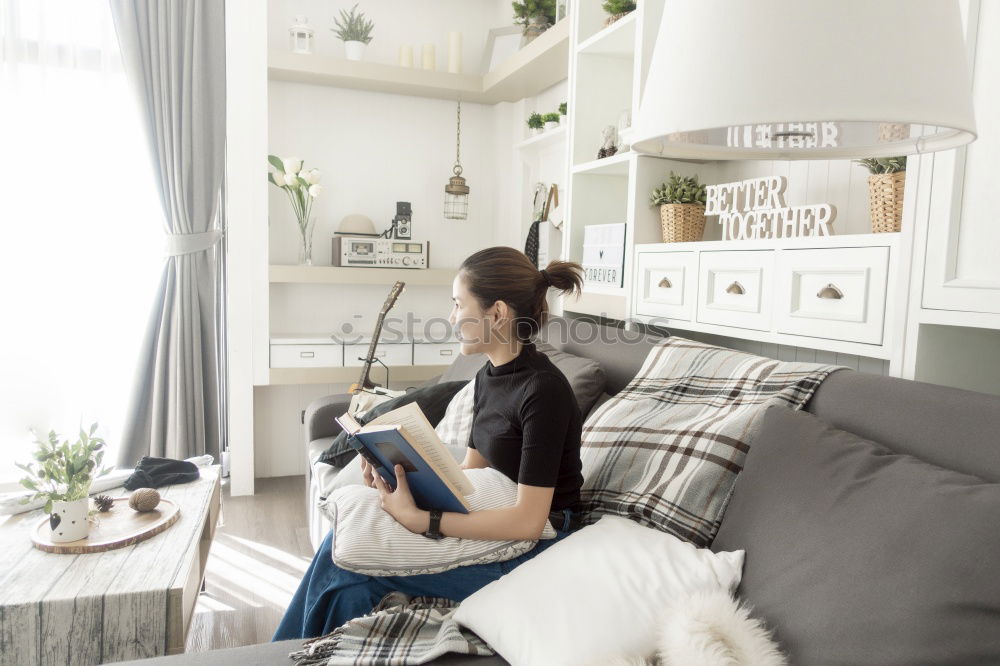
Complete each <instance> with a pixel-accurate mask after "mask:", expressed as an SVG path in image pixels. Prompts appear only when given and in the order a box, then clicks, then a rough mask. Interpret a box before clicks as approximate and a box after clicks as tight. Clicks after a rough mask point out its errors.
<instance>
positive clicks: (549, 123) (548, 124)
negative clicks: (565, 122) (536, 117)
mask: <svg viewBox="0 0 1000 666" xmlns="http://www.w3.org/2000/svg"><path fill="white" fill-rule="evenodd" d="M542 120H543V121H545V129H546V130H552V129H556V128H557V127H559V114H558V113H546V114H545V115H544V116H542Z"/></svg>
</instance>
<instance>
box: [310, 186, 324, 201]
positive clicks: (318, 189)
mask: <svg viewBox="0 0 1000 666" xmlns="http://www.w3.org/2000/svg"><path fill="white" fill-rule="evenodd" d="M322 192H323V186H322V185H310V186H309V196H311V197H312V198H313V199H315V198H316V197H318V196H319V195H320V194H321V193H322Z"/></svg>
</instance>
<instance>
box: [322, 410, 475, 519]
mask: <svg viewBox="0 0 1000 666" xmlns="http://www.w3.org/2000/svg"><path fill="white" fill-rule="evenodd" d="M336 421H337V423H338V424H339V425H340V427H341V428H343V429H344V430H345V431H346V432H347V434H348V438H347V441H348V443H349V444H350V445H351V446H352V447H353V448H354V449H356V450H357V451H358V453H360V454H361V455H362V456H364V458H365V460H367V461H368V462H369V463H371V465H372V466H373V467H374V468H375V470H376V471H377V472H378V473H379V474H381V475H382V478H383V479H385V481H386V482H387V483H388V484H389V486H390V487H391V488H392V489H393V490H395V489H396V472H395V471H394V469H395V466H396V465H397V464H399V465H402V466H403V469H404V470H405V472H406V482H407V484H408V485H409V486H410V492H411V493H413V499H414V501H415V502H416V503H417V506H418V507H420V508H421V509H425V510H430V509H440V510H441V511H456V512H458V513H468V512H469V511H470V510H471V509H470V507H469V503H468V502H467V501H466V500H465V497H464V496H465V495H470V494H472V492H473V491H474V490H475V487H474V486H473V485H472V482H471V481H469V477H467V476H466V475H465V472H463V471H462V468H461V467H460V466H459V464H458V463H457V462H456V461H455V459H454V458H453V457H452V455H451V453H449V452H448V449H447V448H446V447H445V445H444V442H442V441H441V438H440V437H438V436H437V433H436V432H435V431H434V427H433V426H432V425H431V424H430V421H428V420H427V417H426V416H424V413H423V411H422V410H421V409H420V406H419V405H418V404H417V403H416V402H411V403H408V404H406V405H403V406H402V407H398V408H396V409H394V410H392V411H391V412H386V413H385V414H382V415H381V416H379V417H378V418H375V419H372V420H371V422H369V423H367V424H365V425H361V424H360V423H358V422H357V420H356V419H355V418H354V417H353V416H351V415H350V414H343V415H341V416H338V417H336Z"/></svg>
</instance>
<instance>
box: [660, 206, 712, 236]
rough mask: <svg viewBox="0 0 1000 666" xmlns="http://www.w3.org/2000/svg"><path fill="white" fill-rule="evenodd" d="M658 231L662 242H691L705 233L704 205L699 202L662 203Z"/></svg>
mask: <svg viewBox="0 0 1000 666" xmlns="http://www.w3.org/2000/svg"><path fill="white" fill-rule="evenodd" d="M660 232H661V233H662V234H663V242H664V243H692V242H696V241H700V240H701V237H702V235H703V234H704V233H705V207H704V206H703V205H701V204H662V205H661V206H660Z"/></svg>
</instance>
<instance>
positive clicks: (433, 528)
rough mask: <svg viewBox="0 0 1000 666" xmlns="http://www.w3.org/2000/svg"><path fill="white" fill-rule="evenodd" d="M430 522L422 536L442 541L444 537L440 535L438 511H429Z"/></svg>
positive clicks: (439, 513) (439, 514)
mask: <svg viewBox="0 0 1000 666" xmlns="http://www.w3.org/2000/svg"><path fill="white" fill-rule="evenodd" d="M430 516H431V521H430V525H428V527H427V531H426V532H424V536H425V537H427V538H428V539H443V538H444V535H443V534H441V511H440V509H431V510H430Z"/></svg>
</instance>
